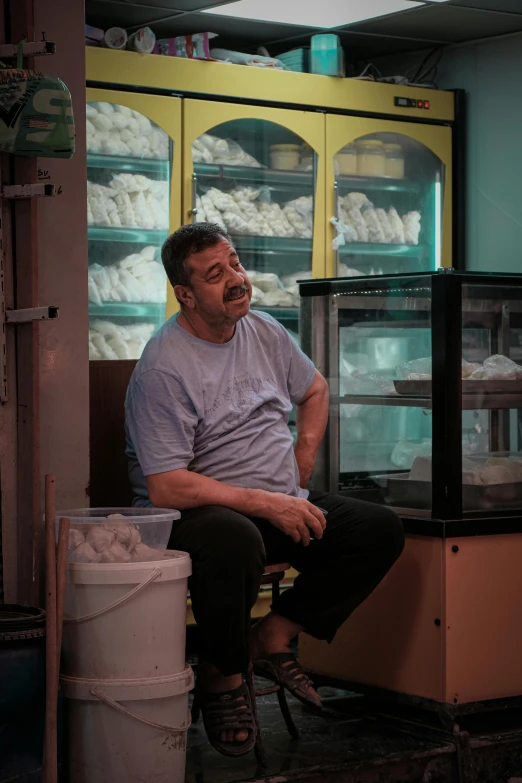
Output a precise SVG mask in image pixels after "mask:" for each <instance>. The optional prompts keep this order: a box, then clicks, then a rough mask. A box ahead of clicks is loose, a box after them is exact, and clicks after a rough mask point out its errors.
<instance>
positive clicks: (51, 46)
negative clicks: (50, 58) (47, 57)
mask: <svg viewBox="0 0 522 783" xmlns="http://www.w3.org/2000/svg"><path fill="white" fill-rule="evenodd" d="M20 50H21V53H22V56H23V57H38V56H39V55H42V54H56V44H55V43H53V42H52V41H46V40H42V41H24V42H23V43H19V44H13V43H6V44H0V60H8V59H9V58H10V57H18V54H19V52H20Z"/></svg>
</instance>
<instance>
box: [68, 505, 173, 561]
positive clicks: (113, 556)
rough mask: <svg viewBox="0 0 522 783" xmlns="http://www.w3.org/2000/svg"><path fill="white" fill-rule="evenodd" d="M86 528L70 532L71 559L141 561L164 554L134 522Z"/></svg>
mask: <svg viewBox="0 0 522 783" xmlns="http://www.w3.org/2000/svg"><path fill="white" fill-rule="evenodd" d="M114 516H116V515H114ZM109 519H111V517H109ZM82 527H85V530H80V529H78V528H71V530H70V532H69V562H72V563H130V562H133V563H140V562H145V561H148V560H159V559H161V557H162V552H161V551H160V550H157V549H152V547H149V546H147V545H146V544H144V543H143V542H142V540H141V535H140V532H139V530H138V529H137V527H136V526H135V525H133V524H132V522H106V523H104V524H103V525H91V526H90V527H88V528H87V526H86V525H85V526H82Z"/></svg>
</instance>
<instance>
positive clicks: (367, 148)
mask: <svg viewBox="0 0 522 783" xmlns="http://www.w3.org/2000/svg"><path fill="white" fill-rule="evenodd" d="M355 149H356V150H357V174H358V175H359V176H360V177H384V176H386V157H385V155H384V144H383V143H382V141H378V140H377V139H364V140H361V141H356V142H355Z"/></svg>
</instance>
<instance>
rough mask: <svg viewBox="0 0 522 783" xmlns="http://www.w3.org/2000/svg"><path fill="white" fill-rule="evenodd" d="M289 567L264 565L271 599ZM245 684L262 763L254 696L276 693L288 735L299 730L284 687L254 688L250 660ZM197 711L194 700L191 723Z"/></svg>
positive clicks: (262, 582) (256, 747)
mask: <svg viewBox="0 0 522 783" xmlns="http://www.w3.org/2000/svg"><path fill="white" fill-rule="evenodd" d="M290 568H291V566H290V564H289V563H275V564H273V565H269V566H266V568H265V572H264V574H263V577H262V579H261V584H262V585H267V584H269V585H272V601H275V600H276V599H277V598H278V597H279V592H280V582H281V580H282V579H284V576H285V571H288V570H289V569H290ZM246 686H247V688H248V692H249V694H250V701H251V702H252V712H253V717H254V722H255V726H256V744H255V746H254V753H255V756H256V759H257V761H258V763H259V764H262V765H264V764H265V763H266V754H265V749H264V747H263V740H262V739H261V730H260V728H259V720H258V717H257V706H256V698H257V697H258V696H268V695H269V694H271V693H277V699H278V701H279V707H280V708H281V713H282V715H283V718H284V720H285V724H286V728H287V729H288V732H289V734H290V736H291V737H293V739H297V738H298V737H299V732H298V730H297V727H296V725H295V723H294V720H293V718H292V715H291V713H290V709H289V707H288V704H287V701H286V694H285V689H284V688H283V686H282V685H277V684H273V685H270V686H269V687H267V688H258V689H257V690H256V687H255V684H254V666H253V663H252V661H251V660H250V661H249V663H248V667H247V671H246ZM199 713H200V710H199V705H198V704H197V702H196V701H195V702H194V706H193V707H192V723H196V722H197V720H198V718H199Z"/></svg>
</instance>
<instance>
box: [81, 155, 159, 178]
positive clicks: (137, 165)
mask: <svg viewBox="0 0 522 783" xmlns="http://www.w3.org/2000/svg"><path fill="white" fill-rule="evenodd" d="M87 168H88V169H111V170H118V171H139V172H142V171H148V172H151V173H154V174H168V170H169V161H168V160H165V159H160V160H158V159H156V158H132V157H125V156H123V155H102V154H101V153H94V152H89V153H87Z"/></svg>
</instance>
